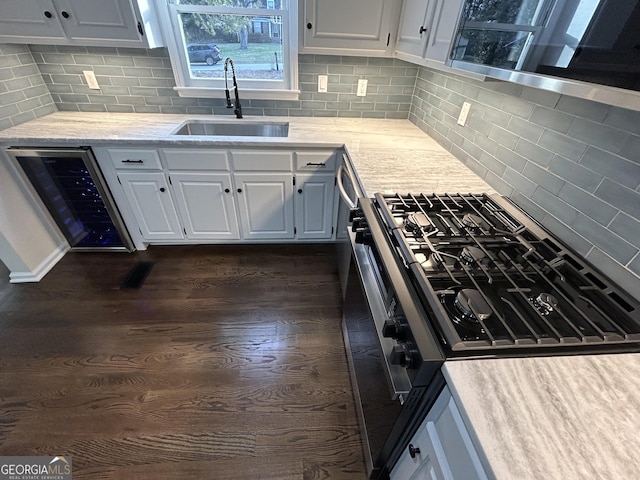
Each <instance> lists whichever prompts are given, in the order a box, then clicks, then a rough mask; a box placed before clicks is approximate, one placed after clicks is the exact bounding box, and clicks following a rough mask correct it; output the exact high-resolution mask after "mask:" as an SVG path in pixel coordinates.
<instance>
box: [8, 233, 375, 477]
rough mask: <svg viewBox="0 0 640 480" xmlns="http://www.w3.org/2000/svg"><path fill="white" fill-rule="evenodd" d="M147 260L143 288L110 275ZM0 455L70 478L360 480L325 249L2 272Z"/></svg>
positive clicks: (334, 287)
mask: <svg viewBox="0 0 640 480" xmlns="http://www.w3.org/2000/svg"><path fill="white" fill-rule="evenodd" d="M137 261H154V262H155V264H154V266H153V269H152V270H151V273H150V274H149V276H148V277H147V279H146V281H145V282H144V284H143V285H142V287H141V288H140V289H121V288H120V283H121V282H122V280H123V279H124V278H125V276H126V274H127V272H128V271H129V270H130V269H131V268H132V267H133V266H134V265H135V263H136V262H137ZM0 277H1V279H0V455H72V456H73V466H74V472H73V474H74V479H75V480H83V479H91V480H94V479H105V480H106V479H110V480H111V479H112V480H115V479H118V480H121V479H125V478H126V479H150V478H153V479H167V480H168V479H172V480H178V479H205V478H206V479H218V480H244V479H247V480H249V479H250V480H253V479H264V480H320V479H327V480H342V479H345V480H360V479H364V478H365V472H364V463H363V458H362V447H361V443H360V436H359V432H358V426H357V419H356V414H355V408H354V403H353V396H352V391H351V385H350V382H349V375H348V371H347V362H346V357H345V351H344V344H343V340H342V335H341V328H340V322H341V317H342V303H341V301H342V300H341V295H340V286H339V283H338V276H337V271H336V259H335V256H334V253H333V247H332V246H330V245H271V246H269V245H257V246H256V245H254V246H231V245H224V246H187V247H183V246H180V247H151V248H150V249H149V250H148V251H147V252H137V253H134V254H130V255H128V254H118V253H91V254H87V253H84V254H83V253H69V254H67V255H66V257H65V258H64V259H63V260H62V261H61V262H60V263H59V264H58V265H56V267H55V268H54V269H53V271H52V272H50V273H49V274H48V275H47V276H46V277H45V278H44V279H43V280H42V281H41V282H40V283H38V284H9V283H8V277H7V275H6V270H5V269H4V267H3V266H2V265H0Z"/></svg>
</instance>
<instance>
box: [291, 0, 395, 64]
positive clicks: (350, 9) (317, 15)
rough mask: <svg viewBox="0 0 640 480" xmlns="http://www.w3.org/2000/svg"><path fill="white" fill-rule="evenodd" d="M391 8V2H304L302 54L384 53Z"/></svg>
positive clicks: (340, 0) (387, 46)
mask: <svg viewBox="0 0 640 480" xmlns="http://www.w3.org/2000/svg"><path fill="white" fill-rule="evenodd" d="M393 4H394V2H393V1H392V0H349V1H348V2H345V1H344V0H305V2H304V22H303V24H302V25H301V28H302V29H303V30H304V33H303V42H304V44H303V49H302V53H305V51H309V52H318V53H320V52H322V51H323V49H328V50H327V51H326V53H338V54H339V53H340V52H348V51H349V50H351V51H361V52H362V54H369V55H372V54H373V55H375V54H378V55H381V54H384V53H388V50H389V38H390V37H389V36H390V34H391V29H390V27H391V18H392V14H393ZM305 49H306V50H305Z"/></svg>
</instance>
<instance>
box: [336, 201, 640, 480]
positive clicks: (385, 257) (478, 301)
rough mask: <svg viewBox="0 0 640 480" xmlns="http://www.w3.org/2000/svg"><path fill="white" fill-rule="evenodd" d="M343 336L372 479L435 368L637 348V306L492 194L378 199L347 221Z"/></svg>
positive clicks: (393, 452)
mask: <svg viewBox="0 0 640 480" xmlns="http://www.w3.org/2000/svg"><path fill="white" fill-rule="evenodd" d="M351 240H352V246H353V249H354V263H353V265H352V266H353V268H352V269H351V272H350V277H349V283H348V285H347V291H346V296H345V307H344V333H345V341H346V343H347V346H348V356H349V360H350V365H351V373H352V381H353V385H354V392H355V396H356V403H357V406H358V413H359V416H360V423H361V429H362V433H363V437H364V442H365V456H366V457H367V464H368V467H369V474H370V478H371V479H384V478H387V477H388V473H389V470H390V469H391V468H392V467H393V465H394V463H395V462H396V460H397V459H398V457H399V456H400V454H401V453H402V451H403V449H405V448H406V447H407V445H408V440H409V439H410V438H411V436H412V435H413V433H414V432H415V430H416V428H417V426H418V425H419V424H420V422H421V421H422V419H423V418H424V417H425V416H426V413H427V412H428V410H429V408H430V407H431V405H432V404H433V402H434V400H435V398H436V397H437V395H438V394H439V393H440V391H441V390H442V388H443V387H444V379H443V377H442V374H441V372H440V369H441V366H442V364H443V363H444V362H445V361H455V360H460V359H470V358H485V357H486V358H495V357H505V356H534V355H571V354H595V353H612V352H638V351H640V302H639V301H638V300H637V299H634V298H633V297H631V296H630V295H628V294H627V293H625V292H624V290H623V289H622V288H620V287H619V286H618V285H616V284H615V283H614V282H613V281H612V280H611V279H609V278H607V277H605V276H604V275H603V274H602V273H600V272H598V271H597V270H596V269H594V268H593V267H592V266H591V265H589V264H588V263H587V262H586V261H585V260H584V259H582V258H581V257H580V256H579V255H577V254H576V253H574V252H573V251H571V249H569V248H568V247H566V246H565V245H563V244H562V243H561V242H560V241H558V240H557V239H556V238H554V237H553V236H552V235H550V234H549V233H548V232H546V231H545V230H544V229H543V228H542V227H541V226H540V225H538V224H537V223H536V222H535V221H533V220H532V219H531V218H529V217H528V216H527V215H526V214H525V213H524V212H522V211H521V210H519V209H518V208H517V207H516V206H515V205H513V204H512V203H511V202H510V201H509V200H507V199H506V198H504V197H500V196H498V195H493V196H488V195H484V194H477V195H476V194H451V195H448V194H444V195H436V194H432V195H422V194H420V195H411V194H409V195H382V194H376V195H375V198H372V199H371V198H369V199H360V203H359V208H358V209H357V210H355V211H354V212H353V213H352V228H351Z"/></svg>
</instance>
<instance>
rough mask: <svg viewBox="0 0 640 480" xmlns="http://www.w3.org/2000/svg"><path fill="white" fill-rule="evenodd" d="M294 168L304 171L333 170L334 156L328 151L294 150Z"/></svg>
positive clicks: (334, 167) (334, 169)
mask: <svg viewBox="0 0 640 480" xmlns="http://www.w3.org/2000/svg"><path fill="white" fill-rule="evenodd" d="M295 167H296V170H300V171H305V172H317V171H322V172H335V171H336V156H335V154H334V152H333V151H331V152H329V151H326V152H296V161H295Z"/></svg>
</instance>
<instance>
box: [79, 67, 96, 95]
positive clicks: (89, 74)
mask: <svg viewBox="0 0 640 480" xmlns="http://www.w3.org/2000/svg"><path fill="white" fill-rule="evenodd" d="M82 73H84V78H85V80H86V81H87V85H88V86H89V88H90V89H91V90H100V85H98V80H96V74H95V73H93V71H91V70H83V71H82Z"/></svg>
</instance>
